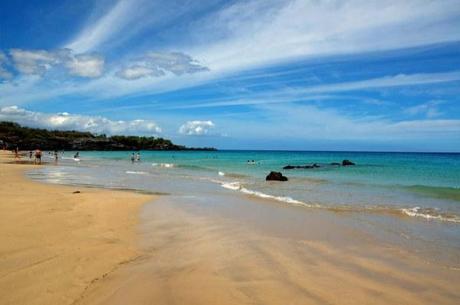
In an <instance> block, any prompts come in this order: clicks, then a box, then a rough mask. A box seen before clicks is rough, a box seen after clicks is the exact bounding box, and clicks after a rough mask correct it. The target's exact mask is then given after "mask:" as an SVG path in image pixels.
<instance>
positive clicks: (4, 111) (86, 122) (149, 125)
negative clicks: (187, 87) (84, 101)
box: [0, 106, 161, 135]
mask: <svg viewBox="0 0 460 305" xmlns="http://www.w3.org/2000/svg"><path fill="white" fill-rule="evenodd" d="M0 121H12V122H16V123H19V124H21V125H24V126H29V127H39V128H47V129H60V130H80V131H89V132H93V133H106V134H111V135H113V134H145V135H152V134H158V133H161V128H160V127H159V126H158V125H157V124H156V123H155V122H154V121H151V120H140V119H136V120H130V121H123V120H118V121H115V120H110V119H108V118H105V117H102V116H87V115H79V114H70V113H67V112H62V113H43V112H34V111H29V110H26V109H23V108H19V107H18V106H8V107H3V108H0Z"/></svg>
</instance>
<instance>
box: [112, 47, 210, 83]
mask: <svg viewBox="0 0 460 305" xmlns="http://www.w3.org/2000/svg"><path fill="white" fill-rule="evenodd" d="M207 70H208V68H206V67H204V66H201V65H200V64H199V63H198V62H197V61H196V60H194V59H193V58H192V57H190V56H189V55H187V54H184V53H180V52H148V53H147V54H146V55H145V56H144V57H143V58H141V59H140V60H138V61H136V62H135V63H134V64H132V65H130V66H128V67H127V68H124V69H121V70H119V71H118V72H117V73H116V75H117V76H118V77H120V78H123V79H128V80H134V79H139V78H143V77H147V76H163V75H165V73H167V72H169V73H172V74H174V75H177V76H178V75H183V74H193V73H196V72H202V71H207Z"/></svg>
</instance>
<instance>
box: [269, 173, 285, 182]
mask: <svg viewBox="0 0 460 305" xmlns="http://www.w3.org/2000/svg"><path fill="white" fill-rule="evenodd" d="M265 180H266V181H269V180H275V181H288V178H287V177H285V176H283V174H281V173H280V172H270V174H268V176H267V177H266V178H265Z"/></svg>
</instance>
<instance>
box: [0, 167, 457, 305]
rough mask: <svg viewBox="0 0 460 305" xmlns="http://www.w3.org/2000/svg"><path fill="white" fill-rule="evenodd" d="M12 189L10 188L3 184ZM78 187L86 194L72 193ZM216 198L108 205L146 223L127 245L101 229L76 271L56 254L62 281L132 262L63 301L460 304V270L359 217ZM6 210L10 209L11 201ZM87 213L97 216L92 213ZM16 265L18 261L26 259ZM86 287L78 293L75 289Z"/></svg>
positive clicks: (105, 210) (134, 225)
mask: <svg viewBox="0 0 460 305" xmlns="http://www.w3.org/2000/svg"><path fill="white" fill-rule="evenodd" d="M0 166H2V167H1V170H2V171H1V173H3V168H4V167H5V166H8V167H10V170H14V168H15V167H16V168H18V169H17V173H14V175H13V176H11V174H10V175H7V176H8V177H13V178H14V179H23V180H27V179H26V178H25V177H24V176H23V174H22V172H21V170H22V169H19V168H20V167H22V168H33V167H30V166H24V165H13V164H11V165H4V164H1V165H0ZM16 175H22V176H21V177H22V178H17V177H16ZM0 178H1V179H3V178H4V177H2V176H0ZM14 179H13V180H14ZM1 182H2V184H4V181H3V180H2V181H1ZM28 183H29V184H30V185H28V186H27V187H31V186H32V185H35V186H34V187H39V186H40V187H43V188H47V189H48V192H53V193H54V192H56V191H57V192H61V191H62V192H63V194H61V197H60V199H72V198H76V196H84V195H86V194H88V197H89V198H88V200H89V199H91V200H93V202H94V200H95V198H96V197H97V194H99V193H101V194H103V195H101V196H102V198H103V200H104V201H105V200H106V197H107V194H123V195H124V196H127V197H126V198H125V199H126V200H133V197H131V196H135V197H136V196H140V197H143V196H144V197H145V196H146V195H142V194H135V193H130V192H119V191H111V190H106V189H105V190H104V189H103V190H99V189H95V188H89V189H85V188H83V187H80V186H78V187H77V186H62V185H53V184H43V183H38V182H34V181H28ZM2 184H0V187H1V185H2ZM75 189H82V190H84V191H83V192H82V193H81V194H71V191H73V190H75ZM1 190H2V192H3V190H4V189H1ZM16 196H17V197H18V198H16V199H18V200H20V201H21V200H23V199H24V198H25V197H27V196H26V193H25V192H24V191H23V192H18V193H17V195H16ZM204 197H206V195H204ZM149 198H151V197H149ZM34 199H37V200H38V198H34ZM202 199H203V198H202ZM205 199H206V200H210V199H209V198H208V197H206V198H205ZM211 200H213V202H209V201H206V203H203V202H200V201H199V200H195V201H194V198H193V196H187V195H183V196H174V195H171V196H159V197H156V199H155V204H142V203H139V204H134V205H131V204H130V206H131V208H132V209H128V210H126V202H123V204H118V205H117V204H114V205H107V206H104V207H101V209H100V210H99V212H100V213H102V215H106V214H107V215H111V217H113V213H114V211H115V210H116V211H118V214H119V215H118V217H122V218H123V216H126V215H125V214H124V213H126V212H128V214H129V215H132V216H134V215H135V217H134V218H135V219H134V220H133V219H131V220H132V222H129V221H128V222H127V223H126V226H124V229H127V228H128V231H129V232H128V233H126V232H127V231H126V230H125V231H123V232H125V235H124V234H121V235H119V236H121V239H118V240H117V239H116V238H115V233H113V234H112V236H111V237H110V238H108V239H107V236H105V235H104V234H102V231H103V230H104V224H101V225H100V226H98V227H96V230H95V231H91V230H84V231H82V232H80V233H81V234H80V235H79V236H78V237H79V241H81V242H82V243H80V247H84V248H87V247H88V244H87V240H88V236H89V235H88V234H90V233H91V234H95V236H98V237H102V239H101V240H92V239H91V244H90V246H91V249H87V250H88V251H87V252H86V253H85V254H86V255H87V256H86V258H85V259H80V260H77V261H75V263H76V264H74V269H72V268H70V267H69V265H68V262H67V260H61V261H59V260H58V259H55V258H54V257H52V256H51V258H50V261H54V262H55V265H54V266H51V267H54V268H56V269H59V270H60V271H61V272H58V274H56V275H55V276H56V279H59V277H61V278H60V279H61V280H62V279H63V278H64V279H65V277H62V276H64V275H63V274H62V270H63V269H64V270H67V272H70V273H67V274H65V276H67V277H68V276H69V274H71V273H72V272H73V274H79V276H80V277H81V278H83V277H85V278H90V277H91V276H90V275H91V274H93V273H94V271H95V270H92V269H90V266H87V265H85V264H87V263H88V262H91V263H92V264H96V265H97V264H98V263H97V262H96V261H97V260H98V259H100V258H101V257H102V258H107V257H109V258H111V256H110V253H112V254H113V253H118V254H120V253H122V254H124V255H125V259H123V260H121V259H119V260H118V261H117V263H116V264H112V265H111V268H108V267H107V266H106V267H107V268H106V271H105V272H103V273H99V274H98V275H97V276H94V275H93V276H92V280H91V281H89V283H88V282H86V285H85V286H84V285H77V287H76V288H75V289H74V290H72V294H70V292H69V290H67V294H66V293H64V292H65V289H64V288H63V286H57V287H55V289H56V290H55V293H54V294H51V295H52V296H54V297H56V296H57V295H58V294H61V295H60V296H61V298H60V299H59V302H58V304H76V305H85V304H86V305H94V304H98V305H104V304H107V305H109V304H110V305H117V304H120V305H122V304H123V305H124V304H133V305H137V304H151V303H157V304H191V305H194V304H197V305H198V304H199V305H203V304H204V305H206V304H213V305H214V304H224V305H225V304H248V305H249V304H264V305H266V304H267V305H270V304H273V305H275V304H299V305H300V304H302V305H303V304H350V305H351V304H353V305H354V304H456V303H457V302H458V300H460V292H459V291H458V289H457V286H458V283H460V269H458V268H446V267H445V266H442V265H440V264H437V263H436V262H435V261H427V260H424V259H423V258H424V257H423V256H422V255H419V254H417V253H414V252H413V251H407V250H408V249H406V248H404V247H398V246H397V245H392V244H390V243H382V241H381V240H379V239H377V238H376V237H375V235H373V233H375V232H372V230H370V231H367V230H363V229H362V228H360V229H357V228H355V227H354V226H352V225H350V224H351V223H352V222H353V220H350V218H348V217H340V213H339V214H336V213H332V212H329V211H313V210H309V211H306V210H305V209H301V208H295V207H294V208H293V207H286V206H284V205H282V204H279V203H276V202H273V203H271V204H267V203H266V202H262V201H261V202H259V203H258V202H257V201H251V202H248V201H247V200H245V198H244V196H237V195H235V194H233V193H232V194H228V195H222V196H220V197H212V199H211ZM1 208H4V206H3V205H0V209H1ZM53 208H57V207H53ZM86 208H87V206H86ZM112 208H113V209H112ZM15 209H17V208H16V207H14V208H12V209H11V210H10V211H9V212H10V213H13V212H14V211H13V210H15ZM80 211H84V212H85V213H86V212H87V211H88V210H80ZM133 211H135V212H133ZM16 212H17V213H18V215H19V216H24V214H23V213H25V212H24V209H22V210H19V211H16ZM43 212H44V213H42V214H40V215H39V216H40V217H42V221H43V219H46V218H47V217H48V219H50V217H51V216H49V215H48V214H51V215H53V214H56V213H55V211H53V210H50V209H47V210H45V211H43ZM64 213H65V211H64ZM64 213H60V214H59V215H55V216H56V217H54V218H53V219H52V220H53V221H55V222H57V223H58V224H61V226H60V227H61V228H62V227H63V226H62V224H63V222H62V216H64V215H66V214H64ZM2 214H3V213H2ZM120 214H123V215H120ZM47 215H48V216H47ZM34 216H35V217H38V216H37V215H34ZM80 216H84V215H80ZM99 216H101V215H99ZM0 217H4V215H1V214H0ZM358 217H359V215H358ZM101 220H102V222H104V221H107V219H105V220H104V218H99V219H94V223H97V221H101ZM117 225H119V223H118V221H117ZM18 226H19V225H18V223H16V222H13V223H10V224H9V225H8V228H9V229H10V230H13V231H14V229H15V228H17V227H18ZM5 227H6V226H5ZM374 230H375V229H374ZM3 232H4V231H3ZM22 233H23V237H24V238H26V237H30V236H28V235H31V236H33V233H34V231H33V230H31V229H30V228H29V231H24V232H22ZM52 233H53V234H57V233H56V232H52ZM58 233H60V232H58ZM3 234H4V233H3ZM6 235H8V234H5V236H6ZM26 235H27V236H26ZM32 241H33V240H32ZM121 241H122V242H121ZM29 242H30V240H29ZM55 242H58V243H63V245H60V247H65V246H66V243H67V242H69V241H68V240H66V239H59V240H55ZM93 242H94V243H93ZM99 246H100V247H104V250H103V249H101V248H99V250H101V251H99V252H97V251H96V252H95V251H94V248H93V247H96V248H97V247H99ZM3 247H5V245H3ZM106 247H107V248H106ZM72 249H75V245H72ZM109 249H111V250H109ZM13 250H14V249H13ZM21 250H22V249H19V250H18V251H21ZM110 251H113V252H110ZM126 251H129V253H127V252H126ZM3 253H4V249H2V251H0V254H2V256H0V258H1V260H0V264H5V266H7V265H9V264H7V263H5V262H6V261H5V260H4V259H3ZM453 254H454V255H457V256H458V254H455V253H453ZM120 255H121V254H120ZM16 259H17V261H19V260H22V257H20V256H17V257H16ZM92 260H94V261H95V262H93V261H92ZM10 262H11V261H10ZM47 264H48V261H46V260H45V261H39V263H38V265H33V266H32V268H42V269H41V270H42V271H43V275H44V274H45V273H48V272H50V268H49V267H50V266H47ZM0 266H3V265H0ZM37 266H38V267H37ZM455 266H457V265H455ZM66 268H67V269H66ZM69 268H70V269H69ZM0 270H1V269H0ZM107 270H108V271H107ZM53 272H54V271H53V270H51V273H53ZM75 272H76V273H75ZM35 276H42V274H35ZM72 278H74V277H72ZM26 280H27V278H26ZM29 280H30V278H29ZM79 280H80V278H79ZM18 283H21V282H20V281H19V282H18V281H16V283H15V284H12V283H9V285H10V286H9V287H8V289H10V290H12V291H13V290H14V289H16V288H14V287H17V285H18ZM80 283H81V282H80ZM47 284H48V283H47ZM71 284H72V283H71ZM73 284H75V283H73ZM3 285H5V281H4V277H1V275H0V290H3V289H4V288H3V287H7V286H3ZM11 285H14V286H11ZM28 285H30V287H32V288H30V289H44V288H45V287H44V284H43V283H42V282H40V281H29V282H28ZM83 286H84V287H83ZM69 287H70V286H69ZM13 288H14V289H13ZM77 288H78V289H79V293H75V291H77ZM47 293H48V289H47ZM12 294H14V293H12ZM17 294H18V293H17V292H16V295H17ZM28 295H30V293H28ZM77 295H78V296H77ZM36 296H37V294H36V295H35V297H36ZM75 296H77V297H75ZM53 300H56V298H55V299H53ZM14 301H15V302H10V303H11V304H13V303H14V304H53V302H51V301H48V302H44V300H43V299H42V301H41V302H38V301H37V302H36V303H33V302H30V303H29V302H23V303H21V302H18V300H17V299H16V300H14ZM7 304H9V303H7Z"/></svg>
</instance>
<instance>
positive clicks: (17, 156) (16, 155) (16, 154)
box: [14, 146, 19, 159]
mask: <svg viewBox="0 0 460 305" xmlns="http://www.w3.org/2000/svg"><path fill="white" fill-rule="evenodd" d="M14 157H15V158H16V159H19V147H17V146H16V148H15V149H14Z"/></svg>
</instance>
